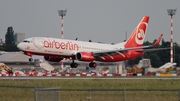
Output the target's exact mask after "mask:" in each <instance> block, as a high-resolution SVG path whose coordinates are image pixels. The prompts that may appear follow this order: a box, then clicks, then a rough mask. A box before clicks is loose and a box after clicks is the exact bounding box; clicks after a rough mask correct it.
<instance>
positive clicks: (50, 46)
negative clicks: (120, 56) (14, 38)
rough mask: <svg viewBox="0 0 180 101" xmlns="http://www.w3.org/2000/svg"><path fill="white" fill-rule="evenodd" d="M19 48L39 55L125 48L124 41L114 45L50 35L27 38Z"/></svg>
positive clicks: (63, 54)
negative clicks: (50, 36)
mask: <svg viewBox="0 0 180 101" xmlns="http://www.w3.org/2000/svg"><path fill="white" fill-rule="evenodd" d="M18 48H20V49H21V50H23V51H26V52H32V53H36V54H38V53H39V55H40V54H42V55H44V54H49V55H57V56H72V55H75V54H76V53H77V52H95V51H106V50H115V49H123V48H124V43H121V44H118V45H112V44H103V43H94V42H85V41H75V40H66V39H57V38H48V37H34V38H28V39H25V40H24V41H23V42H21V43H20V44H18Z"/></svg>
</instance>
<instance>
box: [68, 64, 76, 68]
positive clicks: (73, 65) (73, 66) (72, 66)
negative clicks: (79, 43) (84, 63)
mask: <svg viewBox="0 0 180 101" xmlns="http://www.w3.org/2000/svg"><path fill="white" fill-rule="evenodd" d="M70 66H71V68H77V67H78V64H77V63H71V64H70Z"/></svg>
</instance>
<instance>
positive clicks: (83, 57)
mask: <svg viewBox="0 0 180 101" xmlns="http://www.w3.org/2000/svg"><path fill="white" fill-rule="evenodd" d="M76 59H77V60H79V61H93V60H94V55H93V54H92V53H89V52H79V53H77V54H76Z"/></svg>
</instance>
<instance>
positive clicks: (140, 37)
mask: <svg viewBox="0 0 180 101" xmlns="http://www.w3.org/2000/svg"><path fill="white" fill-rule="evenodd" d="M146 28H147V23H146V22H142V23H141V24H140V25H139V26H138V27H137V29H136V32H135V34H136V36H135V42H136V44H139V45H141V44H143V42H144V38H145V32H146Z"/></svg>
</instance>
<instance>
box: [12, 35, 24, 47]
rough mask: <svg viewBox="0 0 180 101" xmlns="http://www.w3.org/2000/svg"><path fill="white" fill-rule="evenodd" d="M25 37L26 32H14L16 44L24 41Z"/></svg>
mask: <svg viewBox="0 0 180 101" xmlns="http://www.w3.org/2000/svg"><path fill="white" fill-rule="evenodd" d="M24 39H25V34H24V33H15V34H14V42H15V43H16V44H18V43H20V42H22V41H23V40H24Z"/></svg>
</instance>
